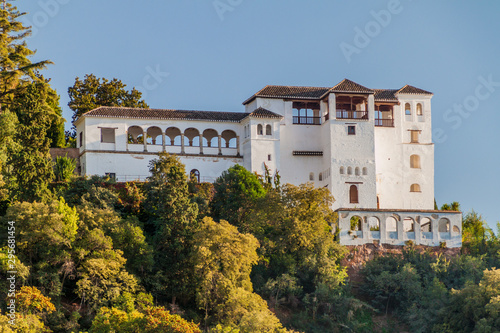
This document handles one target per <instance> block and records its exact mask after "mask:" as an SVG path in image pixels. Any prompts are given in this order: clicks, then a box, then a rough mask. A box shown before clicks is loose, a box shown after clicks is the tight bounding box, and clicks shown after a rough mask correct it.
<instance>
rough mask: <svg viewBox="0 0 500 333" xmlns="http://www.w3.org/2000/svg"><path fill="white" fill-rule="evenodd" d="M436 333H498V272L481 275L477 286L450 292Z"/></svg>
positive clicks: (499, 326) (499, 325) (499, 280)
mask: <svg viewBox="0 0 500 333" xmlns="http://www.w3.org/2000/svg"><path fill="white" fill-rule="evenodd" d="M435 331H436V332H438V331H440V332H457V333H461V332H464V333H465V332H498V331H500V270H498V269H492V270H486V271H484V277H483V279H482V280H481V282H480V283H479V284H474V283H469V284H467V286H466V287H465V288H463V289H462V290H453V291H452V293H451V299H450V304H449V305H448V306H447V307H446V308H445V309H444V311H443V318H442V324H441V326H437V327H436V330H435Z"/></svg>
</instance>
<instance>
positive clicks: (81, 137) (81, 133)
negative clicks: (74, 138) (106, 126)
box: [79, 132, 83, 147]
mask: <svg viewBox="0 0 500 333" xmlns="http://www.w3.org/2000/svg"><path fill="white" fill-rule="evenodd" d="M81 146H83V132H80V145H79V147H81Z"/></svg>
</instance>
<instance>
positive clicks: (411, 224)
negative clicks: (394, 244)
mask: <svg viewBox="0 0 500 333" xmlns="http://www.w3.org/2000/svg"><path fill="white" fill-rule="evenodd" d="M403 230H404V232H415V221H413V219H412V218H411V217H407V218H405V219H404V220H403Z"/></svg>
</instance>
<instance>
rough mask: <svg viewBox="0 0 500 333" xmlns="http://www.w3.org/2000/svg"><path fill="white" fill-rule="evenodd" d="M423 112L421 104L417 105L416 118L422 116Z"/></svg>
mask: <svg viewBox="0 0 500 333" xmlns="http://www.w3.org/2000/svg"><path fill="white" fill-rule="evenodd" d="M422 115H423V111H422V104H420V103H418V104H417V116H422Z"/></svg>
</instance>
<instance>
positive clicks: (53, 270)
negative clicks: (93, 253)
mask: <svg viewBox="0 0 500 333" xmlns="http://www.w3.org/2000/svg"><path fill="white" fill-rule="evenodd" d="M8 221H15V222H16V230H18V231H19V232H18V234H17V235H16V245H17V250H18V256H19V259H20V260H21V261H22V262H23V263H24V264H26V265H29V266H30V267H31V275H30V278H29V282H30V284H31V285H34V286H39V287H40V288H41V289H42V290H44V292H45V293H46V294H48V295H49V296H52V297H58V296H60V295H61V292H62V287H63V285H62V284H63V281H61V279H60V275H59V274H60V270H63V268H64V266H65V265H67V264H69V263H70V262H71V250H72V245H73V242H74V240H75V238H76V235H77V230H78V215H77V213H76V210H75V209H72V208H70V207H68V205H66V203H65V202H64V200H59V201H58V200H54V201H52V202H50V203H39V202H34V203H29V202H22V203H15V204H14V205H12V206H11V207H9V208H8V210H7V214H6V215H5V216H4V217H3V219H2V231H1V232H2V233H4V232H5V230H7V228H6V225H7V222H8Z"/></svg>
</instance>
